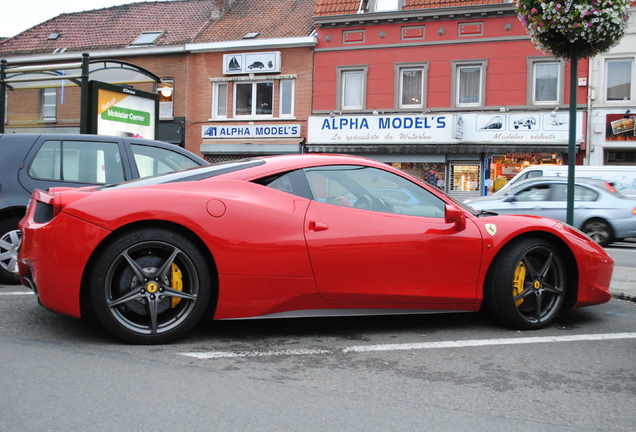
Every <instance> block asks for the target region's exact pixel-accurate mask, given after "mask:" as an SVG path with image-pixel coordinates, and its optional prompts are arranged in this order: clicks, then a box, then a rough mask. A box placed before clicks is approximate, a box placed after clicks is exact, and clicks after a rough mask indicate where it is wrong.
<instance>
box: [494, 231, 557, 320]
mask: <svg viewBox="0 0 636 432" xmlns="http://www.w3.org/2000/svg"><path fill="white" fill-rule="evenodd" d="M565 291H566V269H565V264H564V261H563V258H562V257H561V254H560V253H559V251H558V250H557V249H556V248H555V247H554V245H553V244H552V243H550V242H548V241H546V240H543V239H537V238H526V239H523V240H520V241H517V242H514V243H511V244H510V245H508V246H507V247H506V248H504V250H502V251H501V252H500V254H499V256H498V257H497V258H496V260H495V262H494V263H493V267H492V268H491V271H490V272H489V275H488V278H487V280H486V287H485V291H484V301H485V304H486V307H487V309H488V310H489V311H490V313H491V315H492V316H493V318H494V319H495V320H497V321H498V322H499V323H500V324H502V325H504V326H506V327H512V328H515V329H519V330H533V329H540V328H544V327H546V326H548V325H550V324H551V323H552V322H553V321H554V319H555V318H556V317H557V315H558V314H559V311H560V310H561V307H562V306H563V302H564V299H565Z"/></svg>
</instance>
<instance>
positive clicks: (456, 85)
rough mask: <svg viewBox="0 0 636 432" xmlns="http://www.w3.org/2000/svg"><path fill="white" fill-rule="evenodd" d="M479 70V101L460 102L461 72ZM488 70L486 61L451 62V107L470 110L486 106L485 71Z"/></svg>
mask: <svg viewBox="0 0 636 432" xmlns="http://www.w3.org/2000/svg"><path fill="white" fill-rule="evenodd" d="M475 67H477V68H479V71H480V76H479V89H478V91H479V101H477V102H474V101H464V102H462V101H460V99H459V96H460V85H461V82H460V81H461V70H462V69H464V68H475ZM487 68H488V60H487V59H479V60H455V61H453V62H451V73H452V87H451V101H452V106H454V107H458V108H470V107H482V106H485V104H486V70H487Z"/></svg>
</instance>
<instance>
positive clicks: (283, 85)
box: [278, 79, 296, 118]
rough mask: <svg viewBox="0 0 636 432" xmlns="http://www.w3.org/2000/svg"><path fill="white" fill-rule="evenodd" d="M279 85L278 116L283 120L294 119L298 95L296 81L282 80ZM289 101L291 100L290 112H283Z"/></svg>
mask: <svg viewBox="0 0 636 432" xmlns="http://www.w3.org/2000/svg"><path fill="white" fill-rule="evenodd" d="M278 85H279V89H278V116H279V117H282V118H292V117H294V105H295V94H296V91H295V90H296V83H295V80H293V79H291V80H280V81H279V83H278ZM288 86H289V87H288ZM287 99H289V112H284V111H283V110H284V108H285V106H286V104H287Z"/></svg>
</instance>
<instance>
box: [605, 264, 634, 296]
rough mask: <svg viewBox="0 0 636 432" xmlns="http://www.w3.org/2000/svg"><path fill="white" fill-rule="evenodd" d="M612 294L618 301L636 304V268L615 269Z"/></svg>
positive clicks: (611, 285) (611, 284) (611, 288)
mask: <svg viewBox="0 0 636 432" xmlns="http://www.w3.org/2000/svg"><path fill="white" fill-rule="evenodd" d="M610 292H611V293H612V296H614V297H615V298H617V299H621V300H629V301H632V302H636V267H614V274H613V275H612V282H611V283H610Z"/></svg>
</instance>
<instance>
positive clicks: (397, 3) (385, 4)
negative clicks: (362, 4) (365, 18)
mask: <svg viewBox="0 0 636 432" xmlns="http://www.w3.org/2000/svg"><path fill="white" fill-rule="evenodd" d="M403 3H404V2H403V0H371V4H372V12H391V11H398V10H402V4H403Z"/></svg>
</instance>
